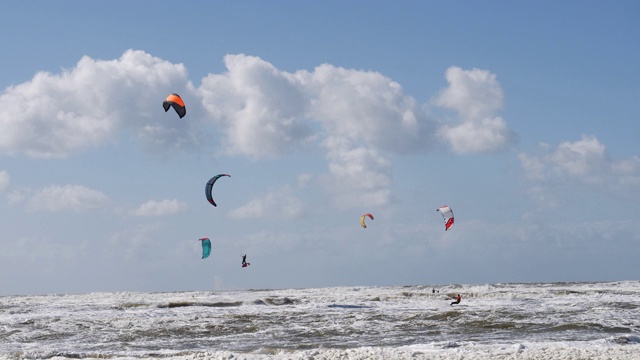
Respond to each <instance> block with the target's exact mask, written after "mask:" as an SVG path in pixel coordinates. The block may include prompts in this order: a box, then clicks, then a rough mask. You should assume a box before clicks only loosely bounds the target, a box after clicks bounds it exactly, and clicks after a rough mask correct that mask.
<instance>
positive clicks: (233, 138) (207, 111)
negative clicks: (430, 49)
mask: <svg viewBox="0 0 640 360" xmlns="http://www.w3.org/2000/svg"><path fill="white" fill-rule="evenodd" d="M224 63H225V66H226V71H225V72H223V73H220V74H209V75H208V76H206V77H205V78H203V79H202V81H201V85H200V86H199V87H198V88H195V87H193V85H192V84H191V82H190V81H189V79H188V76H187V70H186V68H185V67H184V66H183V65H182V64H172V63H170V62H168V61H165V60H162V59H159V58H156V57H153V56H151V55H149V54H147V53H145V52H143V51H136V50H128V51H126V52H125V53H124V54H123V55H122V56H121V57H120V58H118V59H115V60H97V59H92V58H90V57H88V56H85V57H83V58H82V59H80V61H79V62H78V63H77V64H76V65H75V66H74V67H73V68H71V69H69V70H64V71H62V72H60V73H59V74H51V73H46V72H40V73H38V74H36V75H35V76H34V77H33V79H31V80H30V81H28V82H25V83H22V84H20V85H17V86H14V87H9V88H7V89H6V90H5V91H4V92H3V93H0V153H4V154H17V153H18V154H19V153H22V154H26V155H28V156H32V157H41V158H64V157H67V156H70V155H72V154H73V153H74V152H77V151H82V150H83V149H87V148H91V147H97V146H100V145H103V144H105V143H109V142H113V141H117V140H116V139H117V137H118V136H121V134H122V133H123V132H125V131H131V132H132V133H133V135H134V137H135V138H136V139H137V140H138V141H139V144H141V145H142V146H143V147H144V148H146V149H152V150H158V151H155V153H160V154H161V155H162V154H163V153H164V152H169V151H172V150H176V149H185V148H193V147H198V146H199V144H201V143H203V142H202V141H201V139H202V137H203V136H205V135H204V134H206V133H207V132H208V131H209V130H214V131H216V130H218V129H219V130H220V131H221V132H222V133H224V136H222V137H221V139H220V143H221V144H222V149H224V150H225V151H226V152H227V154H231V155H241V156H247V157H249V158H252V159H260V158H265V157H278V156H280V155H283V154H287V153H290V152H294V151H301V150H305V149H314V150H317V149H320V150H321V151H323V152H324V153H325V158H326V160H327V169H328V176H329V177H332V179H329V180H328V181H327V182H331V183H332V184H333V185H332V186H331V187H328V188H330V189H331V193H332V194H333V195H335V198H334V199H335V200H336V202H338V203H340V204H341V205H344V206H348V203H349V202H352V203H351V204H352V205H355V204H358V205H360V204H362V201H366V203H367V204H377V205H384V204H385V203H388V202H389V201H390V199H391V193H390V190H389V189H390V184H391V177H390V172H391V171H390V166H391V163H392V162H393V160H394V157H396V156H401V155H403V154H407V153H415V152H420V151H426V150H429V149H430V147H432V146H434V145H435V144H436V143H438V142H440V141H443V140H444V141H446V142H447V143H449V144H451V147H452V149H453V151H454V152H456V153H473V152H493V151H499V150H502V149H504V148H505V147H506V146H507V145H508V144H510V143H511V142H513V140H514V138H515V136H514V134H513V132H512V131H511V130H510V129H509V128H508V126H507V124H506V121H505V120H504V119H502V118H501V117H500V116H498V115H497V113H498V112H499V111H500V110H501V109H502V107H503V97H504V94H503V91H502V88H501V87H500V84H499V83H498V81H497V80H496V76H495V75H494V74H492V73H490V72H489V71H486V70H479V69H473V70H463V69H460V68H458V67H451V68H449V69H448V70H447V71H446V79H447V81H448V82H449V86H448V87H447V88H445V89H444V90H443V91H442V92H441V93H440V94H439V96H438V97H437V98H436V100H435V104H436V105H437V106H439V107H443V108H446V109H451V110H454V111H455V112H456V113H457V114H458V115H459V119H456V120H455V121H453V122H447V123H444V124H443V123H441V122H438V121H437V119H436V118H435V117H434V116H432V115H430V114H428V112H427V109H426V107H425V106H424V105H425V104H418V103H417V102H416V100H415V99H414V98H413V97H411V96H409V95H407V94H405V93H404V91H403V89H402V86H401V85H400V84H398V83H397V82H395V81H393V80H392V79H390V78H388V77H386V76H384V75H383V74H381V73H378V72H375V71H365V70H356V69H346V68H342V67H337V66H334V65H331V64H322V65H319V66H317V67H316V68H314V69H312V70H298V71H295V72H287V71H283V70H280V69H278V68H277V67H275V66H274V65H273V64H271V63H269V62H267V61H265V60H263V59H261V58H259V57H255V56H247V55H244V54H237V55H226V56H225V57H224ZM170 92H178V93H180V94H181V95H182V97H183V98H184V99H185V100H186V101H187V104H188V105H187V108H188V114H187V116H188V121H184V119H181V120H180V121H177V116H175V114H172V113H170V114H165V113H164V112H163V110H162V107H161V106H160V104H161V101H162V99H164V98H165V97H166V95H167V94H168V93H170ZM197 115H201V116H200V117H198V116H197ZM173 118H176V119H173ZM173 120H176V121H173ZM210 125H213V126H215V129H210V128H208V127H207V126H210ZM209 138H210V137H209ZM207 143H211V141H208V142H207ZM214 144H217V142H215V141H214ZM363 183H364V185H363ZM16 194H17V195H16V197H18V195H19V194H18V193H16Z"/></svg>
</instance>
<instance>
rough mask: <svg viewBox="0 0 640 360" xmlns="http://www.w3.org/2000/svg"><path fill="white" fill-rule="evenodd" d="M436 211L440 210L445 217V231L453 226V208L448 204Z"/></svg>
mask: <svg viewBox="0 0 640 360" xmlns="http://www.w3.org/2000/svg"><path fill="white" fill-rule="evenodd" d="M436 211H440V213H441V214H442V217H443V218H444V231H447V230H449V229H451V227H452V226H453V210H451V208H450V207H449V206H447V205H443V206H440V207H439V208H438V209H437V210H436Z"/></svg>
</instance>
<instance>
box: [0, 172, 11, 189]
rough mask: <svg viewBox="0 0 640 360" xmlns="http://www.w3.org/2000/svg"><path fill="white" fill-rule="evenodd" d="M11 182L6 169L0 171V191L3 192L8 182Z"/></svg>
mask: <svg viewBox="0 0 640 360" xmlns="http://www.w3.org/2000/svg"><path fill="white" fill-rule="evenodd" d="M10 182H11V177H10V176H9V173H8V172H7V171H6V170H2V171H0V192H3V191H5V190H6V189H7V187H9V183H10Z"/></svg>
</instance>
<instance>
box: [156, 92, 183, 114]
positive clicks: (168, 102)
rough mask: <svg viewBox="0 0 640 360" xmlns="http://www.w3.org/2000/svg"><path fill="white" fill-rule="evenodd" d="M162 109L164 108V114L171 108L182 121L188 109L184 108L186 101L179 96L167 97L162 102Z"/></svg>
mask: <svg viewBox="0 0 640 360" xmlns="http://www.w3.org/2000/svg"><path fill="white" fill-rule="evenodd" d="M162 107H163V108H164V112H167V111H169V108H170V107H173V109H174V110H175V111H176V112H177V113H178V115H179V116H180V119H182V118H183V117H184V116H185V115H186V114H187V108H186V107H185V106H184V101H182V98H181V97H180V95H178V94H171V95H169V96H167V98H166V99H165V100H164V101H163V102H162Z"/></svg>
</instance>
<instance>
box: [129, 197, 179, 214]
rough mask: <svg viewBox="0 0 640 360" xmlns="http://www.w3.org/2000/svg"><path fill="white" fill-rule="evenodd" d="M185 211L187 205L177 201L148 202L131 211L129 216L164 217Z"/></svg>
mask: <svg viewBox="0 0 640 360" xmlns="http://www.w3.org/2000/svg"><path fill="white" fill-rule="evenodd" d="M186 210H187V204H186V203H184V202H182V201H178V200H177V199H171V200H168V199H167V200H161V201H155V200H149V201H147V202H145V203H144V204H142V205H140V206H139V207H138V208H137V209H135V210H132V211H131V214H132V215H135V216H164V215H172V214H177V213H180V212H183V211H186Z"/></svg>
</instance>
